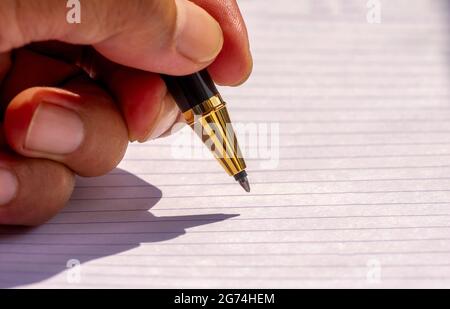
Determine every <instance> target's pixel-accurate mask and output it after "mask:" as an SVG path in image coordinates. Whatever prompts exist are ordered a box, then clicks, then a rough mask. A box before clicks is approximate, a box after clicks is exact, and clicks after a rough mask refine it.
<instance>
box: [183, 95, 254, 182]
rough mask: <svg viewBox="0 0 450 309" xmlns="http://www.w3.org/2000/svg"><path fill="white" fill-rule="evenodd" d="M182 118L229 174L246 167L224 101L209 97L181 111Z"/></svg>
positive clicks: (236, 172) (231, 174)
mask: <svg viewBox="0 0 450 309" xmlns="http://www.w3.org/2000/svg"><path fill="white" fill-rule="evenodd" d="M183 115H184V118H185V119H186V121H187V123H188V124H189V125H190V127H191V128H192V129H193V130H194V131H195V133H196V134H197V135H198V136H199V137H200V138H201V139H202V141H203V143H204V144H205V145H206V146H207V147H208V148H209V149H210V151H211V152H212V153H213V155H214V157H215V158H216V159H217V161H219V163H220V164H221V165H222V167H223V168H224V169H225V171H226V172H227V173H228V174H229V175H230V176H235V175H237V174H239V173H240V172H242V171H244V170H245V168H246V165H245V161H244V159H243V157H242V153H241V150H240V148H239V144H238V141H237V137H236V134H235V131H234V129H233V127H232V125H231V120H230V116H229V114H228V110H227V108H226V104H225V102H224V101H223V100H222V98H221V97H220V95H216V96H214V97H211V98H210V99H209V100H206V101H204V102H203V103H202V104H199V105H197V106H195V107H193V108H191V109H190V110H188V111H186V112H184V113H183Z"/></svg>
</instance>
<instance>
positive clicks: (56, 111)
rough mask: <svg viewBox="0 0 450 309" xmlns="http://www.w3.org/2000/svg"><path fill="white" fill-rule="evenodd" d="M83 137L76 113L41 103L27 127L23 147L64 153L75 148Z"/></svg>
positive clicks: (82, 129)
mask: <svg viewBox="0 0 450 309" xmlns="http://www.w3.org/2000/svg"><path fill="white" fill-rule="evenodd" d="M83 139H84V128H83V122H82V121H81V119H80V117H79V116H78V114H76V113H75V112H74V111H72V110H69V109H67V108H64V107H61V106H58V105H55V104H52V103H41V104H40V105H39V106H38V108H37V109H36V111H35V112H34V115H33V119H32V120H31V124H30V127H29V128H28V133H27V137H26V139H25V148H26V149H28V150H32V151H37V152H44V153H48V154H55V155H64V154H70V153H72V152H74V151H75V150H77V149H78V147H80V145H81V143H82V142H83Z"/></svg>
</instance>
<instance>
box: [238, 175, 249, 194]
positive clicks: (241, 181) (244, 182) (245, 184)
mask: <svg viewBox="0 0 450 309" xmlns="http://www.w3.org/2000/svg"><path fill="white" fill-rule="evenodd" d="M238 181H239V184H240V185H241V187H242V188H244V190H245V191H246V192H250V184H249V183H248V179H247V177H242V178H240V179H239V180H238Z"/></svg>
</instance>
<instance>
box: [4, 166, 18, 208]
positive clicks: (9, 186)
mask: <svg viewBox="0 0 450 309" xmlns="http://www.w3.org/2000/svg"><path fill="white" fill-rule="evenodd" d="M18 186H19V183H18V181H17V177H16V176H15V175H14V174H13V173H12V172H10V171H8V170H6V169H0V206H4V205H7V204H8V203H9V202H11V201H12V200H13V199H14V197H15V196H16V193H17V188H18Z"/></svg>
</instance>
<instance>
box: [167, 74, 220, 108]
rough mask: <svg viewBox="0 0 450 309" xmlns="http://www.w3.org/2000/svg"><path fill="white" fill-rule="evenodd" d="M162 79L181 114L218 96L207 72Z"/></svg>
mask: <svg viewBox="0 0 450 309" xmlns="http://www.w3.org/2000/svg"><path fill="white" fill-rule="evenodd" d="M162 78H163V80H164V81H165V83H166V85H167V88H168V90H169V92H170V93H171V94H172V96H173V98H174V99H175V101H176V102H177V104H178V106H179V107H180V109H181V111H182V112H186V111H188V110H190V109H191V108H193V107H195V106H197V105H199V104H201V103H203V102H205V101H207V100H209V99H211V98H212V97H214V96H216V95H218V94H219V91H218V90H217V88H216V86H215V84H214V82H213V80H212V78H211V76H210V75H209V73H208V71H207V70H203V71H200V72H197V73H194V74H191V75H186V76H168V75H162Z"/></svg>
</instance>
